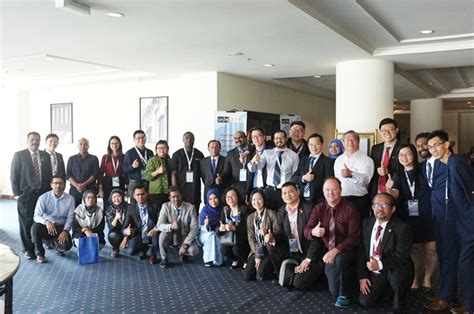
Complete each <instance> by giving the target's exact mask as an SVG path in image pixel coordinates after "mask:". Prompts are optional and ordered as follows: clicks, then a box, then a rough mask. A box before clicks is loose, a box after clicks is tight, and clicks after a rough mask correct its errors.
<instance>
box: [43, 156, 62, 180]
mask: <svg viewBox="0 0 474 314" xmlns="http://www.w3.org/2000/svg"><path fill="white" fill-rule="evenodd" d="M45 153H46V154H48V155H49V157H50V158H51V155H50V154H49V153H48V152H47V151H46V150H45ZM54 154H55V155H56V159H57V161H58V169H57V173H56V174H57V175H59V176H61V177H63V178H64V180H66V167H65V165H64V159H63V155H62V154H60V153H58V152H55V153H54ZM51 171H52V169H51Z"/></svg>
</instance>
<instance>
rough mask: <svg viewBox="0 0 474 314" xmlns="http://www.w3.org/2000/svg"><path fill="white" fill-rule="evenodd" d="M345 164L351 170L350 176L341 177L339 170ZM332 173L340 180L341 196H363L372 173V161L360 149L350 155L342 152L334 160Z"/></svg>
mask: <svg viewBox="0 0 474 314" xmlns="http://www.w3.org/2000/svg"><path fill="white" fill-rule="evenodd" d="M345 166H347V167H348V168H349V170H351V171H352V177H350V178H344V177H342V175H341V170H342V169H344V168H345ZM334 175H335V177H336V178H338V179H339V180H340V181H341V185H342V196H364V195H366V194H367V193H368V187H369V183H370V179H372V176H373V175H374V161H373V160H372V159H371V158H370V157H369V156H367V155H366V154H364V153H363V152H362V151H361V150H358V151H357V152H355V153H354V154H352V156H350V157H349V156H348V155H347V153H344V154H342V155H341V156H339V157H337V159H336V161H335V162H334Z"/></svg>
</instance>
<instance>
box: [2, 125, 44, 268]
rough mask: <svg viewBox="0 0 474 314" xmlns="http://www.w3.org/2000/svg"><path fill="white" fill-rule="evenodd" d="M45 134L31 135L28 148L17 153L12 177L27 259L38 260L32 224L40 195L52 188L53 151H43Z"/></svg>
mask: <svg viewBox="0 0 474 314" xmlns="http://www.w3.org/2000/svg"><path fill="white" fill-rule="evenodd" d="M40 141H41V137H40V135H39V134H38V133H37V132H30V133H28V135H27V145H28V148H27V149H24V150H21V151H18V152H16V153H15V155H14V156H13V160H12V166H11V173H10V180H11V184H12V191H13V195H14V196H15V199H16V200H17V209H18V220H19V225H20V238H21V243H22V245H23V253H24V254H25V257H26V258H27V259H30V260H32V259H35V258H36V256H35V253H34V244H33V242H32V240H31V227H32V226H33V223H34V221H33V215H34V212H35V206H36V201H37V200H38V197H39V196H40V195H41V194H43V193H44V192H47V191H49V190H51V187H50V185H49V183H50V182H51V177H52V170H51V159H50V157H49V154H47V153H45V152H44V151H39V150H38V148H39V145H40Z"/></svg>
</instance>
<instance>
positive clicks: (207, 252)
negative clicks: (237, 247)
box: [199, 189, 222, 267]
mask: <svg viewBox="0 0 474 314" xmlns="http://www.w3.org/2000/svg"><path fill="white" fill-rule="evenodd" d="M219 197H220V193H219V191H217V190H216V189H211V190H209V191H208V192H207V195H206V198H207V204H206V205H205V206H204V207H203V208H202V210H201V213H200V214H199V224H200V226H201V227H200V230H199V242H201V244H202V251H203V254H202V257H203V259H204V266H206V267H211V266H212V265H214V266H220V265H221V264H222V254H221V251H220V241H219V237H218V236H217V229H218V227H219V221H220V218H221V211H222V206H221V204H220V200H219Z"/></svg>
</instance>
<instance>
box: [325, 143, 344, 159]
mask: <svg viewBox="0 0 474 314" xmlns="http://www.w3.org/2000/svg"><path fill="white" fill-rule="evenodd" d="M342 154H344V145H343V144H342V141H341V140H340V139H337V138H335V139H333V140H331V141H330V142H329V144H328V158H329V160H330V161H331V162H332V163H333V164H334V161H335V160H336V158H337V157H339V156H341V155H342Z"/></svg>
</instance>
